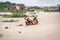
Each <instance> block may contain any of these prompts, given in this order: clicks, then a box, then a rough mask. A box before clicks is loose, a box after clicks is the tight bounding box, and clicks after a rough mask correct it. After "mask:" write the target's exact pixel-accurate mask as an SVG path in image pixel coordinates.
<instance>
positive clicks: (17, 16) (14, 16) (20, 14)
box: [0, 13, 28, 18]
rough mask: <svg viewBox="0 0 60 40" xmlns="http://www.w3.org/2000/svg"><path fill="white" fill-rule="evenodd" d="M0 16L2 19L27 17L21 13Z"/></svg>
mask: <svg viewBox="0 0 60 40" xmlns="http://www.w3.org/2000/svg"><path fill="white" fill-rule="evenodd" d="M0 16H2V17H3V18H23V17H28V16H27V15H25V14H23V13H14V14H12V15H7V14H4V15H0Z"/></svg>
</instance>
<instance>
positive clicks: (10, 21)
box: [2, 19, 18, 22]
mask: <svg viewBox="0 0 60 40" xmlns="http://www.w3.org/2000/svg"><path fill="white" fill-rule="evenodd" d="M2 22H18V21H17V20H13V19H11V20H5V21H2Z"/></svg>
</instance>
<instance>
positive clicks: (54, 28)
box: [0, 12, 60, 40]
mask: <svg viewBox="0 0 60 40" xmlns="http://www.w3.org/2000/svg"><path fill="white" fill-rule="evenodd" d="M0 14H11V13H10V12H7V13H3V12H1V13H0ZM27 15H30V14H27ZM35 15H37V16H38V17H37V18H38V21H39V23H38V24H37V25H29V26H26V25H25V20H24V18H2V17H0V34H3V37H0V40H60V12H38V13H37V14H35ZM10 19H14V20H19V22H1V21H2V20H10ZM19 24H23V26H17V25H19ZM6 26H8V27H9V29H5V27H6ZM19 32H20V33H19Z"/></svg>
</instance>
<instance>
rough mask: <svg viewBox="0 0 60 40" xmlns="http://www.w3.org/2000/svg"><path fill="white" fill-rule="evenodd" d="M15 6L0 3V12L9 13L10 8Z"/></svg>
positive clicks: (8, 3)
mask: <svg viewBox="0 0 60 40" xmlns="http://www.w3.org/2000/svg"><path fill="white" fill-rule="evenodd" d="M14 5H16V3H10V2H8V1H7V2H0V11H9V9H10V7H12V6H14Z"/></svg>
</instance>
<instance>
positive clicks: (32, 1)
mask: <svg viewBox="0 0 60 40" xmlns="http://www.w3.org/2000/svg"><path fill="white" fill-rule="evenodd" d="M5 1H9V2H12V3H17V4H18V3H20V4H25V5H26V6H56V5H57V4H60V0H0V2H5Z"/></svg>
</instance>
